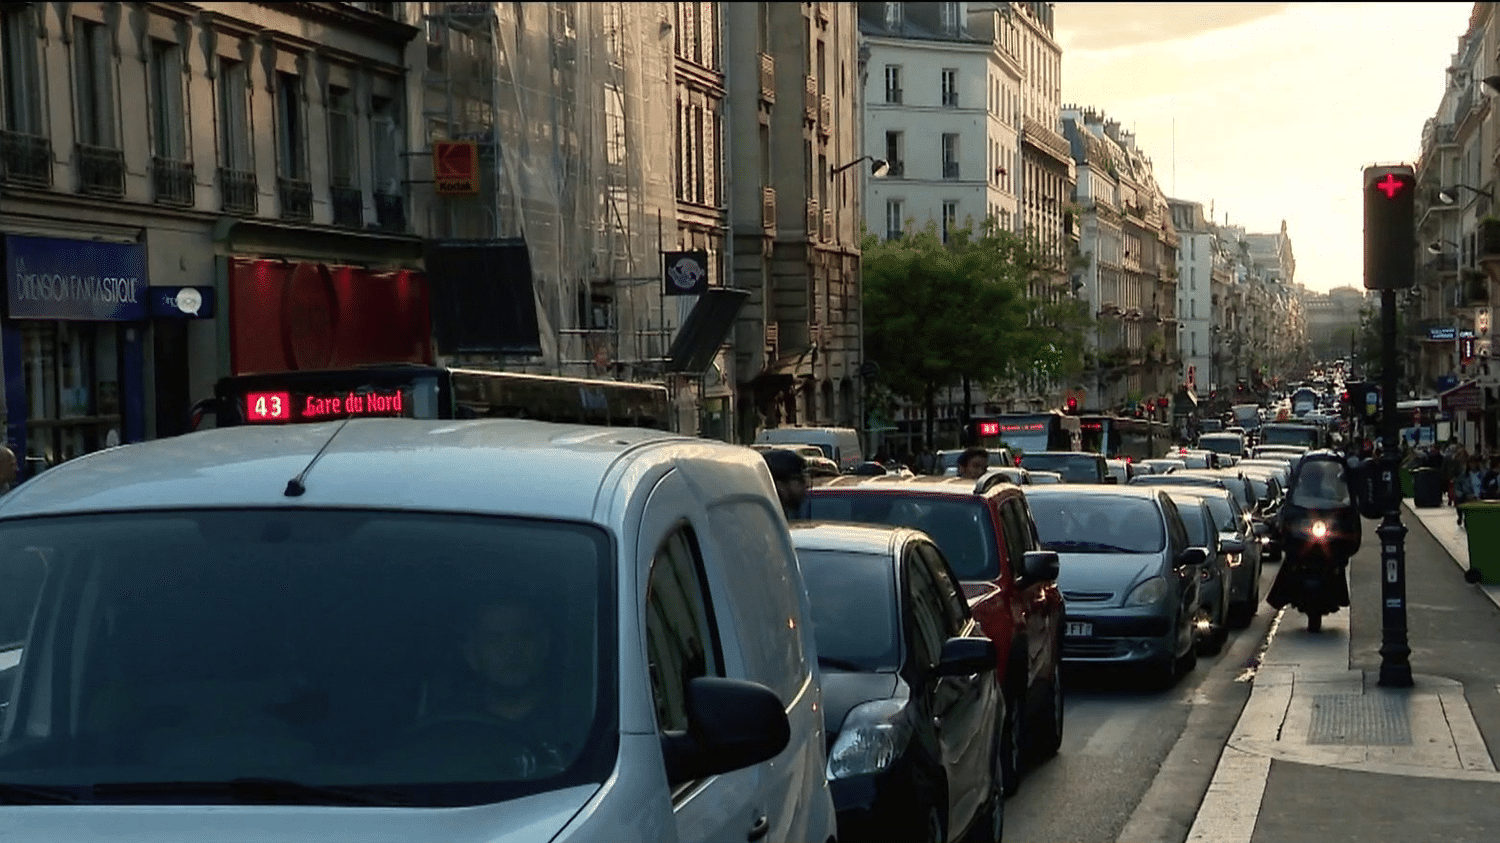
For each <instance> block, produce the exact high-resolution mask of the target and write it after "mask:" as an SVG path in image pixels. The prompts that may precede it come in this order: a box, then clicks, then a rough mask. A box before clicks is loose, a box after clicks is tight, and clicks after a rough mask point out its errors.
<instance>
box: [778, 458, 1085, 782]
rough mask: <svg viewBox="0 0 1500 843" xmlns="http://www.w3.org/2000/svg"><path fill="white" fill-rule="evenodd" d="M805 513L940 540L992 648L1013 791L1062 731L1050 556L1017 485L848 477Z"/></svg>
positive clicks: (811, 493) (1053, 559)
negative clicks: (910, 530)
mask: <svg viewBox="0 0 1500 843" xmlns="http://www.w3.org/2000/svg"><path fill="white" fill-rule="evenodd" d="M803 515H804V517H805V518H806V519H807V520H811V521H844V522H855V523H861V524H883V525H888V526H892V527H911V528H914V529H918V530H921V531H922V532H925V533H926V534H927V535H928V536H930V537H931V538H932V539H933V541H935V542H936V543H937V546H938V547H939V548H940V549H941V550H942V552H943V556H944V557H946V558H947V560H948V563H949V564H950V565H951V566H952V567H953V571H954V573H955V574H956V575H957V576H958V578H959V580H960V582H962V584H963V587H964V593H965V595H966V596H967V598H968V601H969V606H970V609H971V610H972V611H973V613H974V617H975V618H977V619H978V621H979V626H980V628H981V629H983V630H984V632H985V634H986V635H988V636H989V637H990V639H991V641H993V642H994V647H995V655H996V659H997V662H998V665H997V670H996V673H995V678H996V681H997V682H999V684H1000V688H1001V691H1002V692H1003V694H1004V696H1005V711H1006V723H1005V725H1004V737H1003V738H1002V746H1003V747H1004V748H1005V759H1004V763H1005V773H1006V777H1005V784H1006V788H1007V790H1008V791H1009V792H1014V791H1015V789H1016V788H1017V787H1018V786H1019V784H1020V781H1021V776H1022V774H1023V773H1024V771H1025V767H1026V765H1025V763H1024V761H1026V760H1031V761H1035V760H1039V759H1041V758H1046V757H1049V756H1051V755H1052V754H1053V753H1055V752H1057V748H1058V747H1059V746H1060V745H1061V743H1062V728H1063V719H1062V718H1063V702H1062V694H1063V690H1062V670H1061V660H1062V640H1061V637H1062V617H1063V599H1062V594H1061V592H1059V591H1058V588H1057V556H1056V554H1054V553H1051V552H1048V551H1046V550H1044V549H1043V548H1042V547H1041V546H1040V545H1039V544H1038V542H1037V537H1036V528H1035V526H1034V525H1033V524H1032V521H1031V511H1030V509H1029V508H1028V506H1027V501H1026V494H1025V493H1023V492H1022V490H1021V487H1019V486H1016V485H1014V484H1012V483H1007V482H1003V481H993V482H981V483H979V484H976V483H975V482H974V481H971V480H964V479H961V478H956V477H952V478H948V477H915V478H911V479H906V480H892V479H886V478H880V477H877V478H871V479H868V480H863V481H860V480H859V479H857V478H852V477H845V478H842V479H841V480H838V481H835V482H833V483H830V484H828V485H826V486H820V487H818V488H815V489H809V490H808V493H807V501H806V505H805V506H804V508H803ZM1025 756H1030V758H1029V759H1028V758H1025Z"/></svg>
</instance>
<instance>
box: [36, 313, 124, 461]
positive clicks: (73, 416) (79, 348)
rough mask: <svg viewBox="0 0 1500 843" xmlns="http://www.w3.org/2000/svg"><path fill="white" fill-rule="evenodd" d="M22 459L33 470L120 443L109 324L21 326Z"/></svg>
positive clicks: (114, 345)
mask: <svg viewBox="0 0 1500 843" xmlns="http://www.w3.org/2000/svg"><path fill="white" fill-rule="evenodd" d="M21 348H22V358H23V359H24V360H25V361H26V362H25V373H26V396H27V409H28V414H27V425H26V426H27V435H26V456H27V458H28V460H29V461H31V462H32V463H33V466H34V467H35V468H42V467H45V466H52V465H56V464H58V463H60V462H63V461H65V460H70V459H73V458H74V457H77V456H81V455H83V454H87V453H89V452H90V451H97V450H99V449H100V448H105V447H109V446H111V445H117V444H119V443H120V380H119V379H120V374H119V372H120V364H119V337H118V329H117V328H116V326H115V325H114V324H111V323H107V322H66V321H57V322H45V321H27V322H22V323H21Z"/></svg>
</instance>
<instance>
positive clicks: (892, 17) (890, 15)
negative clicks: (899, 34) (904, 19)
mask: <svg viewBox="0 0 1500 843" xmlns="http://www.w3.org/2000/svg"><path fill="white" fill-rule="evenodd" d="M885 28H886V29H889V30H892V31H895V30H897V29H900V28H901V4H900V3H887V4H885Z"/></svg>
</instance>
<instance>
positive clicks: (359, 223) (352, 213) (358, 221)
mask: <svg viewBox="0 0 1500 843" xmlns="http://www.w3.org/2000/svg"><path fill="white" fill-rule="evenodd" d="M328 192H329V199H331V200H332V202H333V224H334V225H347V226H350V227H352V228H364V225H365V195H364V193H362V192H361V191H360V189H359V188H357V187H349V186H348V185H342V184H336V185H333V186H332V187H330V188H329V191H328Z"/></svg>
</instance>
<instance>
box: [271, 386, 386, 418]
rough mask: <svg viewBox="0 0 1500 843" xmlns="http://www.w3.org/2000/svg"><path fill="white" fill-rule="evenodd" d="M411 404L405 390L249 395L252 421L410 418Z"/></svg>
mask: <svg viewBox="0 0 1500 843" xmlns="http://www.w3.org/2000/svg"><path fill="white" fill-rule="evenodd" d="M410 411H411V401H410V400H409V398H408V397H407V396H406V395H405V393H404V391H402V390H392V391H374V392H367V391H363V390H361V391H357V392H347V393H343V394H335V395H314V394H305V393H294V392H249V393H246V394H245V420H246V421H249V422H270V423H277V422H280V423H287V422H314V421H326V420H329V419H341V418H345V417H349V416H407V415H409V414H410Z"/></svg>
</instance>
